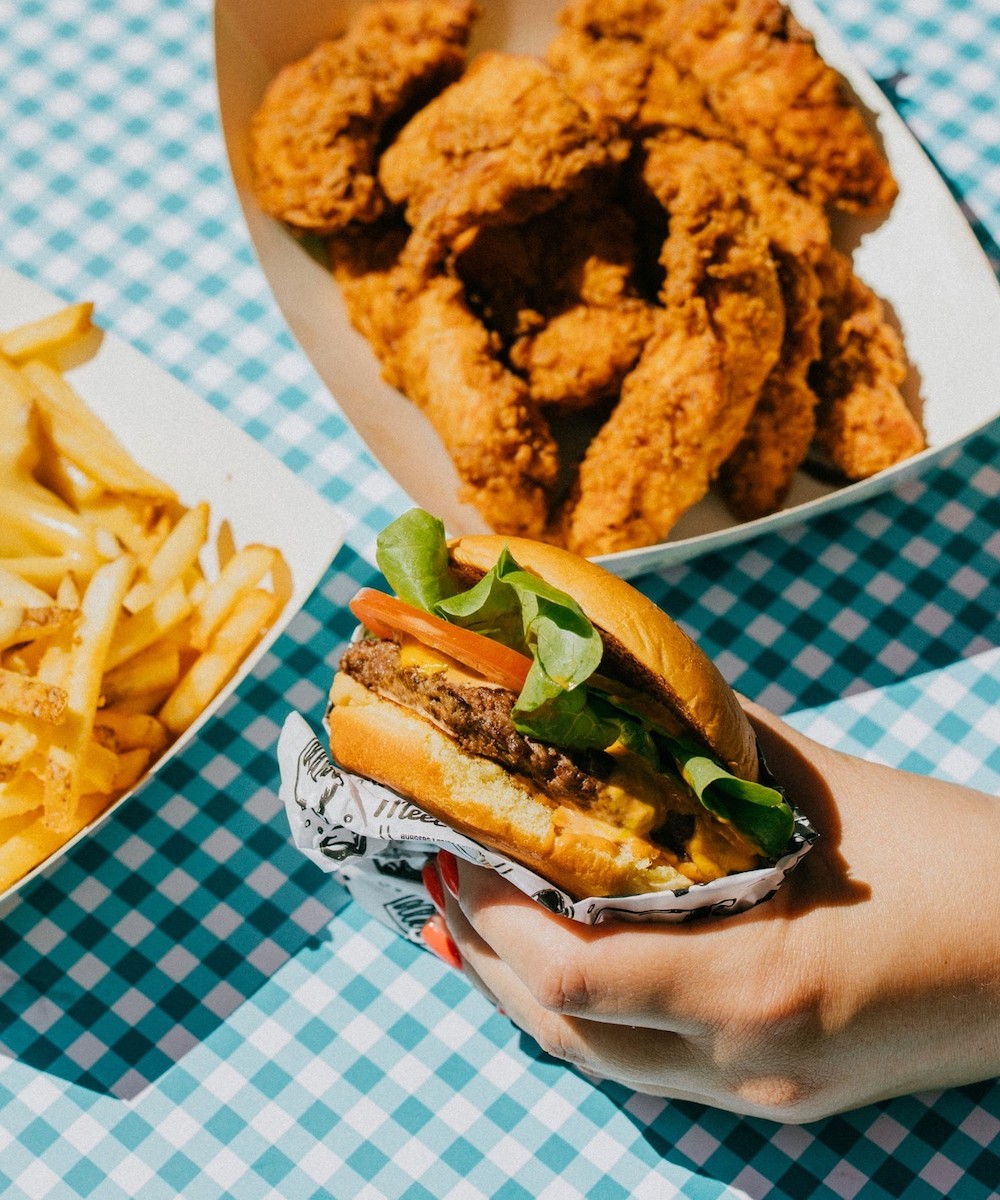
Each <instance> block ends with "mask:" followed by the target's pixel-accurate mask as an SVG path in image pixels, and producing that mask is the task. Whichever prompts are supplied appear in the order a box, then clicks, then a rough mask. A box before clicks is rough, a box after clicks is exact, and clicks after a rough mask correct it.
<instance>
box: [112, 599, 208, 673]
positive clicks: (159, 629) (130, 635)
mask: <svg viewBox="0 0 1000 1200" xmlns="http://www.w3.org/2000/svg"><path fill="white" fill-rule="evenodd" d="M126 598H127V597H126ZM191 608H192V605H191V601H190V599H189V598H188V594H187V592H186V591H185V590H184V586H183V584H182V583H181V582H180V580H175V581H174V583H173V584H172V585H171V586H170V587H169V588H168V589H167V591H165V592H164V593H163V594H162V595H160V596H157V597H156V599H155V600H154V601H153V602H152V603H151V604H148V605H146V607H145V608H143V609H142V610H141V611H140V612H138V613H136V615H135V616H126V617H123V618H122V619H121V621H119V623H118V628H117V630H116V631H115V636H114V638H113V639H112V642H111V647H110V649H109V650H108V657H107V662H106V663H105V667H106V669H108V670H110V669H111V668H113V667H117V666H119V665H120V664H121V663H123V662H125V661H126V659H129V658H132V657H133V656H134V655H136V654H138V653H140V651H142V650H145V649H147V648H148V647H149V646H152V645H153V643H154V642H156V641H158V640H159V639H160V638H162V637H163V636H164V635H165V634H167V633H169V632H170V631H171V630H172V629H176V627H177V626H178V625H179V624H180V623H181V621H183V620H185V618H186V617H187V616H188V614H189V613H190V612H191Z"/></svg>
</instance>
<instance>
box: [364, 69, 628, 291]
mask: <svg viewBox="0 0 1000 1200" xmlns="http://www.w3.org/2000/svg"><path fill="white" fill-rule="evenodd" d="M627 153H628V145H627V143H626V142H624V141H621V140H618V139H611V140H610V141H609V140H606V139H604V138H602V137H601V136H600V135H599V132H598V130H597V128H596V126H595V124H594V122H593V121H592V120H591V118H590V117H589V116H588V115H587V113H586V112H585V111H584V109H583V108H582V107H581V106H580V105H579V104H578V103H577V102H576V101H575V100H573V99H571V98H570V96H569V95H567V93H566V92H565V91H564V90H563V88H562V87H561V86H560V84H559V82H558V80H557V78H556V76H555V74H554V73H553V72H552V71H551V70H550V69H549V68H548V67H546V66H545V65H544V64H543V63H541V62H539V61H538V60H537V59H533V58H529V57H527V56H521V55H514V54H501V53H483V54H480V55H478V56H477V57H476V58H475V59H473V61H472V63H471V64H470V65H469V67H468V69H467V70H466V72H465V74H464V75H463V76H462V78H461V79H460V80H458V82H456V83H453V84H452V85H451V86H450V87H448V88H446V89H445V90H444V91H443V92H442V93H441V94H440V95H439V96H437V97H436V98H435V99H434V100H432V101H431V102H430V103H429V104H428V105H427V106H426V107H424V108H423V109H421V111H420V112H419V113H417V115H416V116H415V117H413V118H412V120H410V121H409V122H408V123H407V124H406V125H405V126H404V128H403V129H402V130H401V131H400V133H399V136H398V137H397V138H396V140H395V141H394V142H393V144H392V145H391V146H390V147H389V148H388V149H387V150H386V152H385V154H384V155H383V156H382V160H381V165H380V167H379V179H380V181H381V183H382V186H383V188H384V189H385V192H386V195H387V196H388V197H389V198H390V199H391V200H392V201H393V202H394V203H396V204H402V205H405V213H406V220H407V221H408V223H409V224H410V226H411V227H412V229H413V235H412V237H411V240H410V246H409V247H408V248H407V251H406V254H407V257H408V258H409V259H410V261H411V263H412V264H413V265H414V268H415V269H416V270H423V271H426V270H427V269H428V268H429V267H432V266H433V265H434V264H436V263H438V262H440V261H441V260H442V259H443V257H444V256H445V254H446V252H447V250H448V248H449V247H450V245H451V244H452V243H453V242H454V240H455V239H456V238H457V237H458V236H459V235H460V234H461V233H462V232H463V231H465V230H467V229H470V228H473V227H475V226H480V225H496V224H513V223H516V222H518V221H524V220H526V219H527V218H528V217H530V216H532V215H533V214H535V213H538V212H543V211H544V210H545V209H547V208H551V207H552V206H553V205H555V204H557V203H558V202H559V201H560V200H561V199H562V198H563V197H564V196H566V195H567V194H568V193H569V192H570V191H572V190H574V189H577V188H582V187H585V186H586V185H587V184H589V183H590V182H591V181H592V179H593V177H594V176H595V175H596V174H600V173H602V172H604V171H606V170H607V169H608V168H609V167H613V166H615V165H616V164H617V163H620V162H621V161H622V160H623V159H624V157H625V156H626V154H627Z"/></svg>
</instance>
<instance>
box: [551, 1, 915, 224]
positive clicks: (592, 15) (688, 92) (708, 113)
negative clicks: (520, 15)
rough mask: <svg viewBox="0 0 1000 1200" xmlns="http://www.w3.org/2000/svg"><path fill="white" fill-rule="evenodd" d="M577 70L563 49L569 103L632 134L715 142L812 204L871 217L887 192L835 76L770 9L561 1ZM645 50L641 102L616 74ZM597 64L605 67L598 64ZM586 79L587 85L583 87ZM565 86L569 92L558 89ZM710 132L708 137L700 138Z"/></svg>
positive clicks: (782, 12)
mask: <svg viewBox="0 0 1000 1200" xmlns="http://www.w3.org/2000/svg"><path fill="white" fill-rule="evenodd" d="M560 22H561V24H562V26H563V27H564V29H566V30H573V31H576V34H577V36H576V38H575V45H576V47H577V49H578V50H579V51H580V52H581V53H583V54H584V55H585V59H586V67H581V66H580V65H579V64H577V65H576V66H575V67H572V58H571V57H570V55H569V50H570V49H571V42H566V43H560V39H558V38H557V40H556V49H555V50H554V51H553V53H554V55H555V59H554V61H555V62H556V63H557V64H559V65H560V67H561V69H564V70H566V69H567V67H572V69H571V70H569V72H568V78H569V79H570V80H571V81H575V86H576V90H577V92H578V94H579V95H581V96H584V95H590V96H597V97H598V99H596V100H594V101H592V103H594V104H595V107H596V108H597V109H598V110H611V109H615V110H616V115H617V116H618V117H619V118H620V119H621V120H622V121H623V122H625V123H629V114H631V123H630V125H629V127H630V128H631V129H632V130H633V132H636V133H640V134H641V133H648V132H650V131H652V130H653V129H654V128H655V127H656V125H657V122H659V123H660V125H661V127H668V126H680V127H684V128H688V129H691V130H695V131H697V132H701V133H702V134H703V135H707V136H719V133H720V132H721V133H723V134H724V135H725V136H728V137H729V138H730V139H732V140H734V141H736V142H738V143H739V144H741V145H742V146H744V147H745V149H746V150H747V152H748V153H749V154H750V155H751V157H752V158H754V159H755V160H756V161H757V162H759V163H761V165H763V166H766V167H767V168H769V169H770V170H772V171H774V172H775V173H776V174H778V175H781V176H782V177H783V178H784V179H786V180H787V181H788V182H789V183H790V184H791V185H792V186H793V187H794V188H795V189H796V190H797V191H799V192H801V193H802V194H803V195H805V196H808V197H809V198H810V199H812V200H814V201H815V202H816V203H817V204H821V205H825V204H833V205H835V206H837V207H839V208H843V209H846V210H849V211H861V210H866V211H867V210H881V209H885V208H887V207H888V206H889V205H890V204H891V203H892V201H893V199H894V198H895V196H896V191H897V188H896V183H895V180H894V179H893V177H892V173H891V171H890V169H889V166H888V164H887V162H886V160H885V156H884V155H883V153H882V151H881V149H880V147H879V145H878V143H877V141H876V139H875V138H874V136H873V135H872V133H871V132H870V131H869V129H868V127H867V125H866V124H865V121H864V117H863V116H862V113H861V111H860V110H859V108H858V107H857V105H856V103H855V102H854V101H853V99H852V97H851V96H850V95H849V93H848V91H847V88H846V85H845V84H844V81H843V80H842V79H841V77H840V76H839V75H838V74H837V72H836V71H834V70H833V69H832V68H831V67H830V66H828V65H827V64H826V63H825V62H824V61H823V59H822V58H821V57H820V55H819V53H818V51H817V49H816V44H815V40H814V38H813V37H812V35H811V34H810V33H808V32H807V31H806V30H805V29H803V28H802V26H801V25H800V24H799V23H798V22H797V21H796V20H795V17H794V16H793V15H792V13H791V11H790V10H789V9H788V8H786V7H785V6H784V5H783V4H782V3H781V0H570V3H569V4H567V5H566V7H565V8H564V9H563V10H562V12H561V13H560ZM640 48H645V49H646V50H648V52H649V55H650V61H651V62H652V63H657V62H664V63H669V64H670V67H667V66H663V67H662V68H661V69H662V72H663V75H662V78H661V81H660V82H659V83H657V75H656V71H655V70H654V69H653V67H651V66H646V67H645V69H644V75H643V77H642V89H641V99H638V100H637V98H636V95H635V88H636V86H637V81H636V82H634V83H633V85H632V90H631V91H626V90H623V81H624V80H625V78H626V77H625V76H624V74H623V67H624V65H625V63H626V61H627V60H628V59H631V61H632V62H640V61H642V60H641V56H640V52H639V51H640ZM605 64H607V65H605ZM588 73H589V74H590V75H591V76H592V82H590V83H589V84H588V83H587V82H586V81H587V76H588ZM567 86H569V85H567ZM712 123H714V124H715V126H716V127H717V128H716V129H715V130H713V129H712V128H711V124H712Z"/></svg>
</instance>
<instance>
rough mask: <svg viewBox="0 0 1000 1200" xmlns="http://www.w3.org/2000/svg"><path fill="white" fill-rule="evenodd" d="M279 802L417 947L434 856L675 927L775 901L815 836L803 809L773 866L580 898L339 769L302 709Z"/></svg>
mask: <svg viewBox="0 0 1000 1200" xmlns="http://www.w3.org/2000/svg"><path fill="white" fill-rule="evenodd" d="M278 762H279V766H280V768H281V799H282V801H283V802H284V805H285V811H286V813H287V814H288V823H289V825H290V826H291V831H292V838H293V840H294V842H295V845H296V846H297V847H298V848H299V849H300V850H301V851H302V853H303V854H304V855H305V856H306V857H307V858H310V859H312V861H313V862H315V863H317V864H318V865H319V866H320V867H322V868H323V870H324V871H330V872H334V873H335V874H336V875H337V877H338V879H339V880H340V881H341V882H342V883H343V884H345V885H346V887H347V889H348V891H349V892H350V893H351V896H352V898H353V899H354V900H355V901H357V903H358V904H360V905H361V906H362V908H364V909H365V910H366V911H367V912H369V913H371V914H372V916H374V917H376V918H378V919H379V920H380V921H382V922H383V923H384V924H386V925H389V926H390V927H391V928H392V929H395V930H396V931H397V932H398V933H401V934H403V936H404V937H407V938H409V939H410V941H413V942H419V941H420V930H421V929H422V928H423V926H424V924H425V922H426V921H427V920H428V919H429V918H430V917H431V915H432V914H433V912H434V908H433V906H432V905H431V903H430V900H429V898H428V895H427V891H426V889H425V887H424V885H423V882H422V879H421V874H420V873H421V869H422V867H423V866H424V864H425V863H426V861H427V859H428V858H429V857H430V856H431V855H433V854H435V853H436V852H437V851H438V850H440V849H444V850H450V851H451V852H452V853H453V854H456V855H458V856H459V857H461V858H464V859H466V860H467V861H468V862H471V863H475V864H476V865H477V866H482V867H492V868H493V869H494V870H496V871H499V872H500V874H501V875H503V876H504V878H506V879H509V880H510V882H511V883H513V884H514V885H515V886H516V887H518V888H520V890H521V891H522V892H525V893H526V894H527V895H529V896H532V897H533V898H534V899H535V900H537V901H538V903H539V904H542V905H544V907H545V908H547V909H549V911H551V912H555V913H559V914H560V915H561V916H564V917H570V918H571V919H572V920H574V921H581V922H583V924H585V925H597V924H600V923H601V922H604V921H609V920H615V921H660V922H667V923H676V922H679V921H685V920H688V919H689V918H691V917H693V916H694V915H695V914H698V915H703V914H711V913H736V912H742V911H743V910H744V909H747V908H752V907H753V905H755V904H759V903H760V902H761V901H762V900H767V899H768V898H769V897H771V896H772V895H774V893H775V891H776V890H777V889H778V887H780V885H781V883H782V882H783V880H784V878H785V876H786V875H787V874H788V872H789V871H791V870H792V868H793V867H794V866H795V864H796V863H797V862H798V861H799V859H801V858H802V856H803V855H804V854H805V853H806V851H807V850H808V849H809V847H810V846H811V845H812V843H813V842H814V841H815V840H816V837H817V834H816V832H815V830H814V829H813V828H812V826H811V825H810V824H809V823H808V821H806V819H805V818H804V817H803V816H801V814H799V813H798V812H796V814H795V831H794V834H793V836H792V839H791V841H790V843H789V846H788V850H787V851H786V853H785V854H784V855H783V856H782V857H781V858H780V859H779V860H778V861H777V862H776V863H774V864H773V866H768V867H762V868H760V869H759V870H756V871H744V872H742V873H740V874H738V875H727V876H725V877H724V878H722V879H716V880H713V881H712V882H711V883H699V884H694V885H692V886H691V887H689V888H687V889H685V890H683V891H679V892H649V893H646V894H645V895H641V896H624V897H623V896H613V897H607V896H600V897H590V898H588V899H586V900H574V899H573V898H572V897H571V896H568V895H567V894H566V893H565V892H564V891H562V889H561V888H557V887H554V886H553V885H552V884H551V883H549V882H548V880H546V879H543V878H542V877H541V876H540V875H536V874H535V872H534V871H530V870H528V869H527V868H526V867H522V866H521V865H520V864H519V863H515V862H512V861H511V860H510V859H509V858H505V857H504V856H503V855H502V854H496V853H494V852H493V851H492V850H487V849H486V848H485V847H483V846H480V845H479V844H478V843H477V842H474V841H473V840H472V839H471V838H468V837H465V836H464V835H463V834H460V833H456V832H455V831H454V830H453V829H451V828H449V827H448V826H447V825H445V824H443V823H442V822H441V821H439V820H438V819H437V818H436V817H433V816H431V814H430V813H428V812H425V811H424V809H422V808H420V806H419V805H417V804H414V803H413V802H412V801H411V800H407V799H405V798H404V797H402V796H400V795H399V794H398V793H397V792H394V791H392V790H390V789H389V788H386V787H383V786H382V785H381V784H378V783H373V782H372V781H371V780H370V779H365V778H363V777H362V776H358V775H353V774H351V773H350V772H348V771H344V770H342V769H341V768H340V767H338V766H336V765H335V764H334V763H333V761H332V760H331V759H330V756H329V754H328V753H327V751H326V749H325V747H324V746H323V744H322V743H321V742H320V741H319V739H318V738H317V737H316V735H315V734H314V733H313V731H312V730H311V729H310V727H309V725H308V724H307V723H306V721H305V720H303V718H302V717H301V716H300V715H299V714H298V713H291V714H290V715H289V716H288V717H287V718H286V720H285V724H284V727H283V728H282V731H281V736H280V738H279V739H278Z"/></svg>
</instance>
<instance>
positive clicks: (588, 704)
mask: <svg viewBox="0 0 1000 1200" xmlns="http://www.w3.org/2000/svg"><path fill="white" fill-rule="evenodd" d="M376 561H377V562H378V565H379V568H380V570H381V571H382V574H383V575H384V576H385V578H386V581H387V582H388V584H389V585H390V587H392V588H393V590H394V591H395V593H396V595H397V596H399V598H400V599H401V600H405V601H406V602H407V603H408V604H412V605H414V606H415V607H417V608H421V609H423V610H424V611H425V612H430V613H433V614H434V615H435V616H438V617H442V618H443V619H444V620H447V621H451V622H452V623H453V624H456V625H460V626H462V627H463V628H464V629H471V630H474V631H475V632H476V633H481V634H483V635H484V636H486V637H489V638H492V639H493V640H494V641H498V642H502V643H503V644H504V645H505V646H509V647H511V649H513V650H517V651H519V652H520V653H521V654H524V655H526V656H528V657H530V658H531V669H530V671H529V672H528V677H527V679H526V681H525V684H524V687H523V688H522V690H521V693H520V695H519V696H518V698H517V701H516V703H515V705H514V708H513V710H512V717H513V720H514V726H515V728H516V729H517V730H518V731H519V732H520V733H522V734H524V735H525V736H526V737H531V738H534V739H536V740H537V741H541V742H546V743H549V744H551V745H554V746H559V747H560V748H562V749H565V750H607V749H608V748H609V747H611V746H613V745H615V744H616V743H618V744H620V745H622V746H624V747H625V748H626V749H628V750H630V751H632V752H633V753H635V754H640V755H642V756H643V757H644V758H646V759H647V760H648V761H649V762H650V763H651V765H652V766H653V768H654V769H656V770H662V769H663V765H662V764H663V761H664V760H666V761H667V763H668V765H669V766H672V767H673V769H674V770H675V771H676V772H677V774H679V775H680V776H681V778H682V779H684V781H685V782H686V783H687V784H688V786H689V787H690V788H691V789H692V791H693V792H694V794H695V795H696V796H697V797H698V799H699V800H700V802H701V803H702V804H703V805H704V807H705V808H706V809H707V810H708V811H709V812H711V813H713V814H715V815H716V816H718V817H721V818H722V819H724V820H727V821H729V822H731V823H732V824H733V825H734V826H735V827H736V828H737V829H738V830H740V831H741V832H742V833H743V834H745V835H746V836H747V837H748V838H750V839H751V840H752V841H753V842H754V843H755V844H756V845H758V846H760V848H761V849H762V850H763V851H764V853H765V854H767V855H769V856H771V857H775V856H777V855H778V854H780V853H781V851H782V850H783V849H784V848H785V846H786V845H787V843H788V839H789V838H790V837H791V834H792V829H793V825H794V818H793V814H792V810H791V808H790V807H789V805H788V804H787V803H786V801H785V799H784V796H783V795H782V793H781V791H780V790H778V789H777V788H773V787H769V786H767V785H766V784H763V783H751V782H749V781H747V780H744V779H738V778H737V777H736V776H735V775H733V774H732V773H731V772H729V771H727V770H726V769H725V768H724V767H723V766H721V765H720V764H719V763H717V762H715V761H714V760H713V759H711V758H710V757H708V756H707V755H706V754H705V751H704V749H703V748H702V747H700V746H697V745H696V744H695V743H694V742H687V741H685V740H683V739H678V738H675V737H668V736H667V735H666V734H665V733H664V732H663V731H662V730H659V729H656V728H651V727H650V726H649V724H648V722H647V721H645V720H644V719H643V718H642V717H641V716H640V715H639V714H637V713H636V712H634V711H631V710H630V709H629V708H628V706H627V705H626V704H625V703H624V702H622V701H620V700H618V699H617V698H616V697H613V696H610V695H608V694H607V693H606V692H603V691H597V690H595V689H593V688H592V687H590V688H588V686H587V681H588V680H589V679H590V678H591V676H592V675H593V674H594V672H595V671H596V670H597V668H598V666H599V665H600V662H601V656H602V654H603V645H602V642H601V635H600V633H599V632H598V631H597V630H596V629H595V628H594V626H593V625H592V624H591V622H590V620H589V619H588V618H587V616H586V614H585V613H584V612H583V610H582V609H581V608H580V606H579V605H578V604H577V603H576V601H575V600H573V598H572V597H571V596H567V595H566V594H565V592H562V591H560V590H559V589H558V588H554V587H552V586H551V585H550V584H548V583H546V582H545V581H544V580H542V579H539V578H538V576H537V575H533V574H531V573H530V572H528V571H525V570H523V569H522V568H521V567H520V566H519V565H518V563H517V562H516V561H515V560H514V558H513V556H512V555H511V554H510V552H509V550H508V549H507V548H506V547H504V549H503V551H502V552H501V554H500V557H499V558H498V559H497V561H496V563H495V564H494V566H493V567H492V568H491V569H490V570H489V571H488V572H487V573H486V574H485V575H484V576H483V577H482V579H480V580H479V582H478V583H476V584H475V585H474V586H473V587H471V588H468V589H466V590H462V589H461V587H460V584H459V583H458V581H457V580H456V578H455V576H454V575H453V574H452V572H451V570H450V568H449V565H448V544H447V539H446V536H445V530H444V525H443V523H442V522H441V521H440V520H438V519H437V518H436V517H433V516H431V515H430V514H429V513H426V512H424V511H423V510H422V509H419V508H415V509H411V510H410V511H409V512H407V513H404V514H403V515H402V516H401V517H399V518H398V519H397V520H396V521H394V522H393V523H392V524H391V525H389V526H387V527H386V529H385V530H383V532H382V533H381V534H380V535H379V538H378V544H377V551H376Z"/></svg>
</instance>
